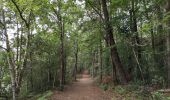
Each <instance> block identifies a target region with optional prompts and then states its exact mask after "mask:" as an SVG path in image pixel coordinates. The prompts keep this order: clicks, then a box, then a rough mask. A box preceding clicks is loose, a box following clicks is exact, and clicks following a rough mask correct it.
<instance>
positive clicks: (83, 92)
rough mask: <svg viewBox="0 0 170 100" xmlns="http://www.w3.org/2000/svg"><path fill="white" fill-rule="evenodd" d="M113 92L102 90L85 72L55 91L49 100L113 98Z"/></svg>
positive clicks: (101, 99) (109, 99) (107, 99)
mask: <svg viewBox="0 0 170 100" xmlns="http://www.w3.org/2000/svg"><path fill="white" fill-rule="evenodd" d="M112 98H113V94H112V93H111V92H108V91H103V90H102V89H100V88H99V87H98V86H97V85H96V84H95V82H94V80H93V79H92V78H90V76H89V75H88V74H87V73H84V74H82V78H80V79H78V80H77V81H76V82H75V83H73V84H72V85H71V86H68V87H66V88H65V90H64V91H63V92H59V91H55V92H54V94H53V96H52V97H51V100H113V99H112Z"/></svg>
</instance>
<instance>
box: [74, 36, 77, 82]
mask: <svg viewBox="0 0 170 100" xmlns="http://www.w3.org/2000/svg"><path fill="white" fill-rule="evenodd" d="M76 38H77V37H76ZM77 63H78V41H77V39H76V42H75V69H74V80H75V81H76V79H77V77H76V75H77Z"/></svg>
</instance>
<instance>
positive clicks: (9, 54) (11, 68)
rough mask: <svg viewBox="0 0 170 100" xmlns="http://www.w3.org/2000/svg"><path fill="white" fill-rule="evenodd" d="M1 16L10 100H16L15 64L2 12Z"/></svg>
mask: <svg viewBox="0 0 170 100" xmlns="http://www.w3.org/2000/svg"><path fill="white" fill-rule="evenodd" d="M2 16H3V22H4V35H5V38H6V39H5V41H6V48H7V49H6V52H7V60H8V66H9V72H10V77H11V84H12V99H13V100H16V79H15V64H14V59H13V57H12V50H11V48H10V41H9V36H8V34H7V28H6V20H5V12H4V11H2Z"/></svg>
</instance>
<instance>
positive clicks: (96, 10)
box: [87, 1, 104, 21]
mask: <svg viewBox="0 0 170 100" xmlns="http://www.w3.org/2000/svg"><path fill="white" fill-rule="evenodd" d="M87 3H89V4H90V6H91V7H92V9H93V10H94V11H95V12H96V13H97V14H98V15H99V16H100V18H101V20H102V21H103V20H104V19H103V16H102V14H101V13H100V12H99V11H98V9H97V8H95V7H94V6H93V4H92V3H91V2H90V1H87Z"/></svg>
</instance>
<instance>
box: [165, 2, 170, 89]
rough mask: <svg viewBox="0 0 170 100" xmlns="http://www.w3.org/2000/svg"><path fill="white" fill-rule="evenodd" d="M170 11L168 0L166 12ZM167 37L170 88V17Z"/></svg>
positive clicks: (169, 81)
mask: <svg viewBox="0 0 170 100" xmlns="http://www.w3.org/2000/svg"><path fill="white" fill-rule="evenodd" d="M169 11H170V0H167V7H166V12H167V13H169ZM167 26H168V30H167V37H166V40H167V41H166V42H167V44H166V45H167V67H168V68H167V69H168V87H169V88H170V19H168V21H167Z"/></svg>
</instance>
